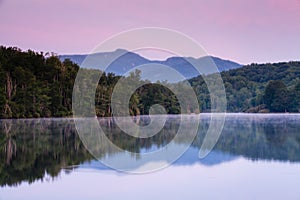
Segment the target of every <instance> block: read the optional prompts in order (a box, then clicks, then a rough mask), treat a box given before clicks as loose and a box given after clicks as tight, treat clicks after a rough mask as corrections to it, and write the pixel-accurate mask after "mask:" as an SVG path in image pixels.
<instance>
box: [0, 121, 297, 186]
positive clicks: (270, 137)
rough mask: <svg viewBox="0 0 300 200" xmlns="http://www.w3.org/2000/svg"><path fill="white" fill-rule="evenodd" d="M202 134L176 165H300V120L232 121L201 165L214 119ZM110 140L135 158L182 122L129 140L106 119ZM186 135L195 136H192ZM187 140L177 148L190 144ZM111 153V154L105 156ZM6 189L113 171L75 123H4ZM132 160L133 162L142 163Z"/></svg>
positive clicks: (1, 173)
mask: <svg viewBox="0 0 300 200" xmlns="http://www.w3.org/2000/svg"><path fill="white" fill-rule="evenodd" d="M201 117H202V119H201V124H200V127H199V133H198V135H197V137H196V138H195V140H194V142H193V144H192V146H191V148H190V149H188V151H187V152H186V153H185V154H184V155H183V156H182V157H181V158H180V159H179V160H177V161H176V162H175V163H174V164H173V165H174V166H177V165H192V164H195V163H198V164H202V165H205V166H212V165H218V164H220V163H224V162H229V161H232V160H234V159H236V158H238V157H244V158H246V159H250V160H269V161H270V160H278V161H282V162H299V161H300V151H299V150H300V133H299V130H300V124H299V122H300V116H299V115H286V116H279V115H228V116H227V119H226V123H225V127H224V129H223V132H222V134H221V137H220V139H219V141H218V142H217V144H216V146H215V148H214V151H213V152H211V153H210V154H209V156H208V157H206V158H205V159H202V160H200V159H198V151H199V147H200V146H201V144H202V141H203V138H204V136H205V133H206V130H207V128H208V125H209V119H210V118H209V115H201ZM99 123H101V124H102V127H103V126H104V127H105V133H107V137H108V138H109V139H110V140H111V141H112V142H113V143H114V144H116V145H118V146H119V147H121V148H123V149H126V150H127V151H130V152H152V151H155V150H157V149H159V148H161V147H163V146H165V145H166V144H168V143H169V142H170V141H172V139H173V138H174V136H175V135H174V134H175V133H176V131H177V129H178V118H176V117H174V116H173V117H171V118H170V119H169V120H168V121H167V124H166V127H165V128H164V129H163V130H162V131H161V132H160V133H159V134H157V135H155V136H153V137H151V138H134V137H131V136H128V135H126V134H124V133H122V131H121V130H120V129H118V127H116V126H115V125H114V123H113V121H112V120H111V119H100V120H99ZM186 134H187V135H188V134H190V133H189V132H188V129H187V132H186ZM185 142H186V141H185V139H184V137H181V138H180V140H177V141H176V143H175V144H176V145H181V144H183V143H185ZM102 145H105V144H98V148H99V152H101V155H102V156H106V157H116V158H117V157H118V154H119V153H120V152H116V151H114V150H111V151H110V150H108V151H107V149H105V148H102V147H103V146H102ZM104 149H105V151H104ZM0 159H1V162H0V185H1V186H5V185H9V186H13V185H18V184H20V183H21V182H22V181H27V182H29V183H32V182H34V181H36V180H43V179H44V178H45V176H46V175H49V176H50V177H52V178H54V177H56V176H57V175H58V174H59V173H60V172H61V170H62V169H69V170H67V171H70V168H71V169H72V168H74V167H80V168H96V169H100V170H103V169H108V168H106V167H104V166H101V165H99V163H98V162H95V161H93V158H92V156H91V155H90V154H89V153H88V151H87V150H86V149H85V148H84V146H83V144H82V142H81V140H80V139H79V137H78V135H77V134H76V130H75V126H74V123H73V121H72V119H39V120H33V119H31V120H29V119H28V120H1V121H0ZM138 159H139V158H138V157H132V161H133V162H134V161H136V160H138Z"/></svg>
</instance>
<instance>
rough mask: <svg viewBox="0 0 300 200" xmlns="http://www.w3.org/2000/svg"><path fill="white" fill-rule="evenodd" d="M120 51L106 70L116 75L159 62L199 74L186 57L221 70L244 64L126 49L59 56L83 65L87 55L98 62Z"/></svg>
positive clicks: (61, 58)
mask: <svg viewBox="0 0 300 200" xmlns="http://www.w3.org/2000/svg"><path fill="white" fill-rule="evenodd" d="M120 53H122V54H123V55H122V56H121V57H119V58H118V59H117V60H115V61H114V62H113V63H111V64H110V66H109V67H108V68H107V70H106V71H107V72H112V73H115V74H116V75H123V74H124V73H126V72H127V71H129V70H131V69H132V68H134V67H137V66H139V65H143V64H151V63H158V64H163V65H167V66H170V67H171V68H173V69H175V70H177V71H179V72H180V73H181V74H182V75H183V76H185V78H193V77H196V76H198V75H199V72H198V71H197V70H196V69H195V68H194V67H193V66H192V65H191V64H190V62H188V61H187V60H186V59H189V60H191V61H192V62H193V63H194V62H196V63H201V62H202V63H209V61H210V59H212V60H213V61H214V63H215V64H216V66H217V67H218V70H219V71H220V72H222V71H228V70H230V69H236V68H240V67H242V65H240V64H239V63H236V62H233V61H230V60H224V59H221V58H218V57H213V56H206V57H201V58H191V57H189V58H184V57H170V58H168V59H166V60H163V61H157V60H149V59H146V58H144V57H142V56H140V55H139V54H136V53H133V52H130V51H126V50H123V49H117V50H116V51H113V52H104V53H96V54H83V55H60V56H58V57H59V59H60V60H61V61H64V60H65V59H70V60H71V61H72V62H74V63H76V64H78V65H81V64H82V63H83V61H84V59H85V58H86V57H87V56H89V60H94V61H95V63H97V61H99V60H101V59H110V58H112V57H113V56H115V55H116V54H117V55H119V54H120ZM92 62H93V61H92ZM83 67H88V68H95V66H83Z"/></svg>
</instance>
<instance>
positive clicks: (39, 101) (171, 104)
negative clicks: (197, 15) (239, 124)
mask: <svg viewBox="0 0 300 200" xmlns="http://www.w3.org/2000/svg"><path fill="white" fill-rule="evenodd" d="M127 56H133V57H134V58H136V56H135V55H133V53H129V54H128V55H127ZM124 59H125V58H124ZM178 59H179V60H180V58H170V59H168V60H166V61H165V62H168V63H169V64H170V65H171V64H172V63H179V61H178ZM134 60H135V61H137V59H134ZM127 61H128V62H131V61H130V60H127ZM143 61H145V59H143V58H142V57H140V59H139V62H143ZM115 66H117V65H115ZM78 70H79V66H78V65H77V64H75V63H73V62H72V61H70V60H68V59H65V60H64V61H63V62H62V61H61V60H60V59H59V58H58V57H57V56H55V55H49V54H45V55H44V54H43V53H37V52H33V51H31V50H28V51H22V50H20V49H18V48H15V47H3V46H1V47H0V118H28V117H29V118H30V117H65V116H71V115H72V110H71V108H72V92H73V86H74V81H75V78H76V74H77V72H78ZM85 70H86V73H87V74H93V70H91V69H85ZM206 76H208V78H209V76H211V75H206ZM221 76H222V78H223V81H224V85H225V88H226V95H227V105H228V106H227V107H228V112H300V107H299V102H300V62H282V63H274V64H259V65H258V64H251V65H247V66H244V67H241V68H237V69H231V70H228V71H223V72H222V73H221ZM87 78H88V77H87ZM130 78H134V79H136V80H139V81H141V82H143V83H147V82H145V81H143V80H141V74H140V73H138V72H135V73H133V74H132V76H131V77H127V78H126V79H128V80H129V79H130ZM119 79H120V76H118V75H115V74H112V73H109V74H103V76H102V77H101V79H100V80H99V83H98V87H97V91H96V94H95V97H96V98H95V105H96V114H97V116H99V117H104V116H111V115H112V113H111V107H110V99H111V95H112V91H113V88H114V86H115V84H116V83H117V82H118V80H119ZM189 81H190V83H191V85H192V86H193V88H194V90H195V92H196V94H197V96H198V98H199V102H200V108H201V109H200V112H209V111H210V96H209V94H208V91H207V88H206V85H205V83H204V81H203V78H202V77H201V76H199V77H195V78H192V79H190V80H189ZM169 84H171V85H173V86H175V87H182V86H181V84H180V83H169ZM153 104H161V105H162V106H164V107H165V108H166V111H167V113H169V114H179V113H180V107H179V105H178V100H177V98H176V96H175V95H174V94H173V93H172V92H171V91H170V90H169V89H167V88H164V87H163V86H160V85H158V84H146V85H144V86H142V87H140V88H138V89H137V90H136V92H135V93H134V94H133V95H132V97H131V101H130V113H131V115H143V114H148V113H149V108H150V106H151V105H153ZM184 110H185V112H186V113H193V112H195V113H197V112H199V110H195V107H193V106H189V105H188V106H187V107H186V108H184Z"/></svg>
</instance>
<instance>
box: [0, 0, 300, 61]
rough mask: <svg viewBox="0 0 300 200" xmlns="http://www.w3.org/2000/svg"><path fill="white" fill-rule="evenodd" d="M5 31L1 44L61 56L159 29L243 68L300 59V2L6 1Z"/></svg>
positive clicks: (2, 0) (0, 5) (1, 8)
mask: <svg viewBox="0 0 300 200" xmlns="http://www.w3.org/2000/svg"><path fill="white" fill-rule="evenodd" d="M0 25H1V26H0V27H1V29H0V30H1V31H0V44H1V45H5V46H18V47H20V48H22V49H24V50H26V49H29V48H30V49H33V50H36V51H45V52H48V51H49V52H56V53H58V54H80V53H81V54H82V53H88V52H90V51H91V50H92V49H93V48H94V47H95V46H97V45H98V44H99V43H100V42H102V41H103V40H105V39H107V38H108V37H110V36H112V35H114V34H117V33H119V32H121V31H125V30H128V29H132V28H141V27H145V26H146V27H149V26H151V27H152V26H154V27H163V28H170V29H174V30H177V31H180V32H182V33H184V34H186V35H188V36H190V37H192V38H194V39H195V40H196V41H198V42H199V43H200V44H201V45H202V46H203V47H204V48H205V49H206V51H207V52H208V53H209V54H211V55H215V56H218V57H221V58H225V59H230V60H233V61H237V62H240V63H242V64H247V63H252V62H258V63H260V62H277V61H289V60H300V0H249V1H248V0H247V1H246V0H194V1H191V0H185V1H178V0H173V1H166V0H165V1H163V0H127V1H121V0H119V1H118V0H109V1H101V0H87V1H80V0H52V1H50V0H49V1H45V0H26V1H20V0H0Z"/></svg>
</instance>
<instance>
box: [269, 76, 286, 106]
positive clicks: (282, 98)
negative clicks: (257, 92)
mask: <svg viewBox="0 0 300 200" xmlns="http://www.w3.org/2000/svg"><path fill="white" fill-rule="evenodd" d="M287 97H288V90H287V88H286V85H285V84H284V83H283V82H282V81H278V80H276V81H270V82H269V83H268V85H267V87H266V90H265V95H264V100H265V104H266V106H267V108H268V109H269V110H270V111H271V112H286V111H287V100H288V98H287Z"/></svg>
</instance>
